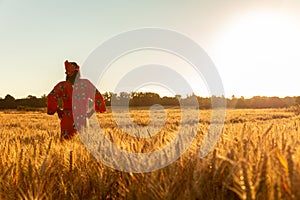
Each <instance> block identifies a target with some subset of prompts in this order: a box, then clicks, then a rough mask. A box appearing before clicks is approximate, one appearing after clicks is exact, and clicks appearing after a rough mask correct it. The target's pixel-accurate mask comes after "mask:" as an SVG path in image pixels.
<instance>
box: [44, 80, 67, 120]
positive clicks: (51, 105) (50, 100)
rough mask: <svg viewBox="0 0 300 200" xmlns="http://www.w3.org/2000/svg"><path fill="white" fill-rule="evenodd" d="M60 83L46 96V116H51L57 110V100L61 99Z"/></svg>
mask: <svg viewBox="0 0 300 200" xmlns="http://www.w3.org/2000/svg"><path fill="white" fill-rule="evenodd" d="M62 84H63V83H62V82H60V83H58V84H57V85H56V86H55V87H54V88H53V90H52V91H51V92H50V93H49V94H48V96H47V114H49V115H53V114H54V113H55V112H56V110H57V108H58V100H59V99H60V98H61V97H62V90H61V87H62Z"/></svg>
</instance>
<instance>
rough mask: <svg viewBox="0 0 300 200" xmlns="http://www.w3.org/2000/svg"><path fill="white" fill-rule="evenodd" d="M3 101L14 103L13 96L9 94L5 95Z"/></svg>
mask: <svg viewBox="0 0 300 200" xmlns="http://www.w3.org/2000/svg"><path fill="white" fill-rule="evenodd" d="M4 100H5V101H14V100H15V98H14V97H13V96H11V95H10V94H7V95H6V96H5V98H4Z"/></svg>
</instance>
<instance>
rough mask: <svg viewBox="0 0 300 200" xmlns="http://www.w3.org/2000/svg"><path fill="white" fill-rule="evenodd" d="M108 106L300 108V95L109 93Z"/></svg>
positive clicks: (15, 103) (21, 103) (4, 102)
mask: <svg viewBox="0 0 300 200" xmlns="http://www.w3.org/2000/svg"><path fill="white" fill-rule="evenodd" d="M102 95H103V98H104V100H105V103H106V105H107V106H111V105H114V106H124V105H129V106H132V107H135V106H152V105H154V104H160V105H162V106H180V103H181V102H184V104H185V105H189V104H191V105H192V104H193V101H191V100H192V99H195V98H196V99H197V100H198V103H199V108H200V109H209V108H211V102H212V100H213V101H214V102H218V101H224V100H225V101H226V103H227V105H226V106H227V108H284V107H290V106H296V105H300V96H295V97H284V98H279V97H265V96H254V97H252V98H244V97H243V96H242V97H239V98H237V97H235V96H234V95H233V96H232V97H231V98H225V97H223V96H221V97H217V96H211V97H199V96H196V95H195V94H191V95H187V96H186V97H184V98H183V97H182V96H181V95H175V96H174V97H166V96H164V97H161V96H160V95H159V94H156V93H152V92H131V93H127V92H121V93H119V94H116V93H113V92H105V93H103V94H102ZM46 106H47V97H46V95H43V96H41V97H39V98H38V97H36V96H32V95H29V96H28V97H26V98H22V99H15V98H14V97H13V96H11V95H9V94H7V95H6V96H5V98H0V109H1V110H3V109H19V110H32V109H33V110H34V109H39V108H45V107H46Z"/></svg>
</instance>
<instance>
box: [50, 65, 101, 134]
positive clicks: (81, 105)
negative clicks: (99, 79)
mask: <svg viewBox="0 0 300 200" xmlns="http://www.w3.org/2000/svg"><path fill="white" fill-rule="evenodd" d="M65 68H66V74H67V75H68V76H72V75H74V72H75V71H79V66H78V65H77V64H76V63H70V62H68V61H66V62H65ZM90 101H93V103H94V108H93V109H92V111H91V112H94V111H96V112H100V113H103V112H105V111H106V106H105V102H104V99H103V97H102V95H101V94H100V92H99V91H98V90H97V89H96V87H95V86H94V85H93V84H92V83H91V82H90V81H89V80H87V79H77V80H76V81H75V83H74V85H72V83H70V82H69V81H62V82H59V83H58V84H57V85H56V86H55V87H54V89H53V90H52V91H51V92H50V93H49V95H48V96H47V113H48V114H50V115H51V114H54V113H55V112H57V113H58V115H59V117H60V119H61V123H60V126H61V138H62V139H70V138H72V136H74V134H75V133H76V130H77V129H80V128H81V127H82V126H85V125H86V117H87V116H88V115H91V113H87V112H88V109H89V108H88V105H89V102H90ZM59 104H62V105H61V106H62V110H60V108H59V106H60V105H59ZM72 105H73V107H72ZM73 116H74V117H76V119H75V122H76V124H75V123H74V118H73Z"/></svg>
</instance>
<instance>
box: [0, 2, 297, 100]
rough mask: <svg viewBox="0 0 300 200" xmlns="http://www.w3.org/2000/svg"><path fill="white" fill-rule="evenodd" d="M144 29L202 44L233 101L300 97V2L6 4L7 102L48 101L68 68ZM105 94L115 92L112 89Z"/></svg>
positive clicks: (1, 5) (1, 90) (1, 9)
mask: <svg viewBox="0 0 300 200" xmlns="http://www.w3.org/2000/svg"><path fill="white" fill-rule="evenodd" d="M143 27H160V28H166V29H171V30H174V31H178V32H180V33H182V34H184V35H186V36H188V37H190V38H191V39H192V40H194V41H196V42H197V43H198V44H199V45H200V46H201V47H202V48H203V49H204V50H205V51H206V52H207V54H208V55H209V56H210V58H211V59H212V60H213V62H214V63H215V66H216V68H217V69H218V71H219V73H220V76H221V78H222V81H223V85H224V88H225V94H226V96H228V97H231V95H235V96H245V97H251V96H254V95H266V96H300V79H299V78H298V76H299V72H300V70H299V69H300V1H298V0H295V1H288V0H286V1H275V0H274V1H262V0H257V1H255V0H253V1H240V0H236V1H233V0H225V1H216V0H207V1H201V0H199V1H196V0H195V1H174V0H172V1H171V0H170V1H167V0H166V1H156V0H152V1H150V0H148V1H146V0H145V1H134V0H130V1H129V0H128V1H125V0H120V1H75V0H72V1H71V0H64V1H62V0H52V1H38V0H26V1H21V0H19V1H17V0H2V1H1V0H0V35H1V37H0V44H1V45H0V55H1V59H0V67H1V79H0V85H1V86H0V97H2V98H3V97H5V95H6V94H11V95H12V96H14V97H16V98H22V97H26V96H28V95H29V94H31V95H35V96H41V95H42V94H48V93H49V91H50V90H51V89H52V88H53V87H54V85H55V84H56V83H57V82H58V81H60V80H63V79H64V78H65V77H64V76H65V75H64V66H63V62H64V60H66V59H68V60H72V61H76V62H77V63H78V64H82V63H84V61H85V60H86V59H87V57H88V56H89V55H90V53H91V52H92V51H93V50H94V49H95V48H97V47H98V46H99V45H100V44H101V43H102V42H104V41H106V40H107V39H109V38H111V37H112V36H114V35H116V34H119V33H121V32H124V31H129V30H132V29H137V28H143ZM146 53H147V52H146ZM146 53H145V54H144V56H145V57H147V55H146ZM139 57H141V56H139ZM158 57H159V56H158ZM158 57H156V59H157V58H158ZM147 59H149V58H147ZM174 59H175V58H174ZM125 60H126V58H125ZM123 62H124V61H123ZM156 62H158V61H156ZM183 66H184V65H182V67H183ZM179 67H180V66H179ZM116 77H117V76H116ZM108 81H111V82H117V81H118V80H117V78H114V77H110V80H108ZM194 84H195V85H197V81H194ZM112 85H113V84H112ZM99 87H100V91H101V92H104V91H109V90H111V89H112V88H111V86H110V84H109V82H106V83H104V84H103V85H101V86H99ZM198 89H199V91H200V90H203V86H202V85H201V83H199V87H198ZM198 89H196V91H195V92H196V93H199V94H200V95H201V92H198ZM204 89H205V88H204ZM153 90H154V91H155V88H153Z"/></svg>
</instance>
